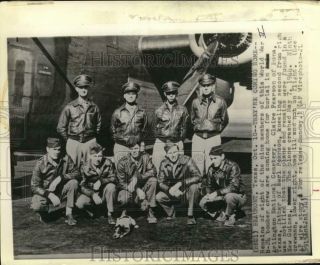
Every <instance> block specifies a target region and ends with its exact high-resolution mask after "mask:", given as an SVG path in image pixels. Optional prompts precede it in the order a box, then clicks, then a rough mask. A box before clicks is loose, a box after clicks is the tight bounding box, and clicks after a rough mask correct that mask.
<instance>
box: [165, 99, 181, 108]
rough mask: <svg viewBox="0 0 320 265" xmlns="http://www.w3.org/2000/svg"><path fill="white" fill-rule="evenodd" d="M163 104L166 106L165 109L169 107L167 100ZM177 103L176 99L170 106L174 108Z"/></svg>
mask: <svg viewBox="0 0 320 265" xmlns="http://www.w3.org/2000/svg"><path fill="white" fill-rule="evenodd" d="M164 104H165V106H166V107H167V109H170V104H169V103H168V101H166V102H165V103H164ZM177 105H178V102H177V100H176V101H175V102H174V103H173V104H172V105H171V106H172V109H173V108H175V107H176V106H177Z"/></svg>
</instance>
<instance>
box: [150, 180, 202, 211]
mask: <svg viewBox="0 0 320 265" xmlns="http://www.w3.org/2000/svg"><path fill="white" fill-rule="evenodd" d="M199 196H200V184H199V183H197V184H191V185H190V186H189V187H188V188H187V189H186V190H185V193H184V194H183V195H182V196H181V199H180V201H184V202H186V203H187V204H188V216H193V209H194V206H195V205H197V204H198V202H199ZM156 200H157V202H158V203H159V204H160V205H161V207H162V208H163V209H164V211H165V212H166V213H167V215H168V216H172V215H173V213H174V202H175V201H177V199H176V198H173V197H171V195H169V194H167V193H165V192H163V191H160V192H158V193H157V196H156Z"/></svg>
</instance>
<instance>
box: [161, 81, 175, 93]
mask: <svg viewBox="0 0 320 265" xmlns="http://www.w3.org/2000/svg"><path fill="white" fill-rule="evenodd" d="M179 87H180V84H179V83H178V82H175V81H169V82H166V83H164V84H163V86H162V88H161V89H162V91H163V92H176V91H178V88H179Z"/></svg>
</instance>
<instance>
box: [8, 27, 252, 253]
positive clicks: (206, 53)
mask: <svg viewBox="0 0 320 265" xmlns="http://www.w3.org/2000/svg"><path fill="white" fill-rule="evenodd" d="M252 55H253V52H252V33H250V32H243V33H242V32H241V33H219V34H217V33H198V34H185V35H145V36H95V37H85V36H84V37H59V38H58V37H55V38H9V39H8V76H9V95H10V96H9V105H10V108H9V110H10V126H11V130H10V133H11V134H10V136H11V154H12V164H11V168H12V196H13V201H12V211H13V227H14V230H13V236H14V237H13V239H14V253H15V255H16V256H17V257H19V256H21V255H23V256H24V257H25V256H27V255H44V256H48V257H49V256H51V255H54V254H73V253H90V252H91V251H93V254H94V255H95V256H96V255H100V253H101V251H109V252H110V253H109V254H110V255H112V254H113V253H112V252H111V251H113V252H115V253H116V252H124V251H153V250H157V251H169V250H170V251H172V250H173V251H200V250H226V251H227V250H229V251H230V253H229V254H230V255H233V253H232V252H231V250H234V249H237V250H240V249H241V250H251V249H252V237H251V236H250V235H251V234H252V199H251V198H252V165H251V145H252V135H251V131H252ZM55 204H56V205H55ZM100 248H101V249H100ZM105 254H107V252H106V253H105ZM236 254H237V253H234V255H236Z"/></svg>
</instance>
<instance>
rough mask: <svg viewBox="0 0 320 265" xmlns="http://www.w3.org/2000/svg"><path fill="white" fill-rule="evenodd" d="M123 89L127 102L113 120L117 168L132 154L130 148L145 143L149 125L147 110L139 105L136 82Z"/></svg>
mask: <svg viewBox="0 0 320 265" xmlns="http://www.w3.org/2000/svg"><path fill="white" fill-rule="evenodd" d="M122 89H123V97H124V99H125V101H126V102H125V103H124V104H123V105H122V106H121V107H119V108H118V109H116V110H115V111H114V113H113V114H112V118H111V131H112V135H113V140H114V141H115V145H114V149H113V153H114V161H115V165H116V168H117V167H118V163H119V160H120V159H121V158H122V157H123V156H126V155H127V154H128V153H129V152H130V146H132V144H134V143H137V142H141V141H143V139H144V136H145V134H146V128H147V124H148V119H147V114H146V112H145V110H143V109H141V108H140V107H139V106H138V105H137V97H138V93H139V91H140V86H139V85H138V84H136V83H134V82H128V83H126V84H124V85H123V86H122ZM142 144H143V145H144V143H142Z"/></svg>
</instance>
